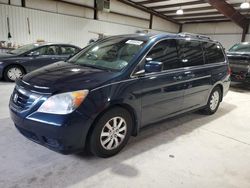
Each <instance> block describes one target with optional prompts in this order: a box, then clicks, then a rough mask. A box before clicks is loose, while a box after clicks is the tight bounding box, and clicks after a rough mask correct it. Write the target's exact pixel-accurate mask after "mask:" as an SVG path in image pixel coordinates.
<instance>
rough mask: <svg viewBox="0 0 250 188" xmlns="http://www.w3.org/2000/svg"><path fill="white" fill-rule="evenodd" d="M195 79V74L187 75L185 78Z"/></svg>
mask: <svg viewBox="0 0 250 188" xmlns="http://www.w3.org/2000/svg"><path fill="white" fill-rule="evenodd" d="M194 77H195V74H188V75H187V78H194Z"/></svg>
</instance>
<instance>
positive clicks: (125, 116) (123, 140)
mask: <svg viewBox="0 0 250 188" xmlns="http://www.w3.org/2000/svg"><path fill="white" fill-rule="evenodd" d="M132 123H133V121H132V118H131V115H130V113H129V112H128V111H127V110H125V109H123V108H120V107H116V108H112V109H111V110H109V111H107V112H106V113H104V114H103V115H102V116H101V117H100V118H99V119H98V120H97V122H96V123H95V125H94V129H93V130H92V132H91V135H90V139H89V143H88V149H89V150H90V152H91V153H92V154H94V155H96V156H98V157H103V158H106V157H111V156H113V155H115V154H117V153H118V152H120V151H121V150H122V148H123V147H124V146H125V145H126V144H127V142H128V140H129V137H130V135H131V131H132Z"/></svg>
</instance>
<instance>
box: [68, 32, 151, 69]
mask: <svg viewBox="0 0 250 188" xmlns="http://www.w3.org/2000/svg"><path fill="white" fill-rule="evenodd" d="M145 43H146V41H142V40H134V39H128V38H122V37H119V38H108V39H106V40H103V41H100V42H97V43H96V44H94V45H92V46H90V47H89V48H88V47H87V49H86V50H84V51H83V52H82V53H79V54H77V55H76V56H74V57H73V58H71V59H70V60H69V62H70V63H74V64H79V65H83V66H90V67H95V68H99V69H108V70H115V71H119V70H122V69H123V68H125V67H126V66H127V65H128V64H129V62H130V61H131V60H132V58H133V57H134V56H135V55H136V54H137V53H138V52H139V50H140V49H141V48H142V47H143V46H144V45H145Z"/></svg>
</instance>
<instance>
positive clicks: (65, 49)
mask: <svg viewBox="0 0 250 188" xmlns="http://www.w3.org/2000/svg"><path fill="white" fill-rule="evenodd" d="M78 51H79V50H78V49H77V48H74V47H72V46H61V54H62V55H72V54H75V53H76V52H78Z"/></svg>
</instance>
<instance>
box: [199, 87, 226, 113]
mask: <svg viewBox="0 0 250 188" xmlns="http://www.w3.org/2000/svg"><path fill="white" fill-rule="evenodd" d="M221 99H222V91H221V89H220V87H218V86H216V87H215V88H214V89H213V90H212V92H211V93H210V96H209V99H208V102H207V105H206V107H205V108H204V109H203V110H202V112H203V113H204V114H207V115H211V114H214V113H215V112H216V111H217V109H218V108H219V105H220V102H221Z"/></svg>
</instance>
